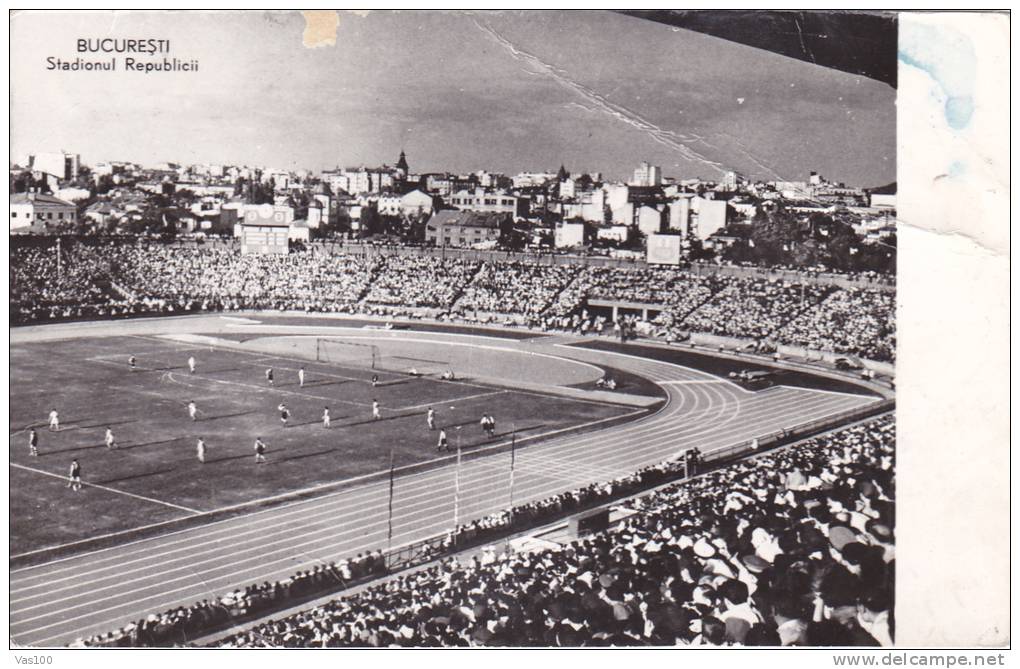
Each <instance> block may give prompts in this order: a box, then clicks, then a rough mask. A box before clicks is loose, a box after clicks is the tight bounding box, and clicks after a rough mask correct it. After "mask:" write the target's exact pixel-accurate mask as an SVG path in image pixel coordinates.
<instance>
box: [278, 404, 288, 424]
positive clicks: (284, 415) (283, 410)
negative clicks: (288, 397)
mask: <svg viewBox="0 0 1020 669" xmlns="http://www.w3.org/2000/svg"><path fill="white" fill-rule="evenodd" d="M276 408H277V409H279V410H280V422H281V423H283V426H284V427H287V421H288V420H289V419H290V409H288V408H287V405H286V404H284V403H283V402H280V406H278V407H276Z"/></svg>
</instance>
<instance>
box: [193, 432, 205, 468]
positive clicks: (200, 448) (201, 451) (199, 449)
mask: <svg viewBox="0 0 1020 669" xmlns="http://www.w3.org/2000/svg"><path fill="white" fill-rule="evenodd" d="M195 451H196V454H197V455H198V461H199V462H201V463H202V464H203V465H204V464H205V439H203V438H202V437H199V438H198V443H196V444H195Z"/></svg>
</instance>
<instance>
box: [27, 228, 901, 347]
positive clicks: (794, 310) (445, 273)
mask: <svg viewBox="0 0 1020 669" xmlns="http://www.w3.org/2000/svg"><path fill="white" fill-rule="evenodd" d="M61 257H62V262H61V271H60V272H58V271H57V263H56V253H55V252H54V250H53V249H52V248H51V249H41V248H33V247H21V248H12V251H11V269H10V276H11V302H10V304H11V319H12V322H15V323H20V322H34V321H46V320H54V319H67V318H90V317H105V316H120V315H131V314H151V313H155V314H166V313H187V312H192V311H224V310H242V309H272V310H297V311H306V312H332V313H367V314H374V315H380V316H387V317H421V316H422V315H423V314H424V313H431V315H432V316H433V317H441V318H443V319H450V320H461V321H467V322H477V321H481V322H486V323H501V324H505V325H521V324H524V325H527V326H530V327H536V328H542V329H544V330H565V331H572V332H576V333H579V334H589V333H603V332H607V333H611V334H616V327H615V326H616V325H617V324H616V323H614V322H612V321H611V320H610V318H611V317H610V315H609V314H608V312H607V310H606V309H602V308H596V307H594V306H592V305H591V304H590V302H591V301H594V300H605V301H609V302H619V303H623V304H627V303H629V304H631V305H636V307H634V308H640V309H644V308H647V309H648V310H649V311H650V312H652V313H651V314H650V315H649V317H648V318H647V319H645V318H640V317H636V316H634V314H633V312H632V311H631V312H629V313H628V315H627V317H628V318H630V320H631V321H634V322H633V323H631V328H632V329H633V330H634V331H636V332H638V333H640V334H644V335H647V336H653V337H661V338H664V339H666V340H668V341H678V340H684V339H686V338H687V337H688V336H689V335H690V334H691V333H705V334H711V335H722V336H727V337H734V338H740V339H750V340H754V344H755V345H756V346H758V347H759V349H760V350H774V347H775V345H777V344H789V345H795V346H802V347H805V348H807V349H811V350H821V351H828V352H831V353H837V354H847V355H855V356H860V357H862V358H867V359H872V360H880V361H893V360H894V359H895V346H896V340H895V304H894V301H895V297H894V294H893V293H890V292H885V291H880V290H872V289H862V288H839V287H836V286H833V285H825V284H817V283H813V282H809V281H805V282H802V283H791V282H790V281H787V280H783V279H775V278H770V277H765V276H762V277H756V278H746V277H735V276H728V275H719V274H711V273H709V272H707V271H704V272H697V273H692V272H691V271H689V270H686V269H678V268H663V267H650V268H631V267H609V266H580V265H570V264H564V265H548V264H529V263H525V262H520V261H498V262H497V261H492V262H478V261H473V260H462V259H455V258H442V257H434V256H427V255H400V254H394V255H389V256H380V255H374V256H371V257H367V256H363V255H356V254H335V255H334V254H328V253H324V252H321V251H320V252H312V251H296V252H292V253H290V254H287V255H257V254H252V255H241V254H238V253H237V252H236V251H235V250H232V249H230V248H201V247H195V246H178V245H165V244H138V243H115V244H100V245H85V244H77V245H73V246H69V247H68V248H65V249H64V251H63V253H62V256H61ZM621 313H626V309H624V312H621ZM762 346H766V347H769V348H761V347H762Z"/></svg>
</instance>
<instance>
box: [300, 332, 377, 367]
mask: <svg viewBox="0 0 1020 669" xmlns="http://www.w3.org/2000/svg"><path fill="white" fill-rule="evenodd" d="M315 361H316V362H325V363H330V364H334V365H353V366H356V367H368V368H370V369H376V367H377V366H378V364H379V347H378V346H376V345H374V344H359V343H355V342H349V341H344V340H342V339H333V338H331V337H316V339H315Z"/></svg>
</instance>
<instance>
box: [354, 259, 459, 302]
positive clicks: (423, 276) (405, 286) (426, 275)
mask: <svg viewBox="0 0 1020 669" xmlns="http://www.w3.org/2000/svg"><path fill="white" fill-rule="evenodd" d="M477 271H478V263H477V262H474V261H469V260H459V259H452V258H435V257H432V256H425V255H393V256H389V257H387V258H386V259H385V261H384V265H383V266H382V268H381V269H380V271H379V272H378V274H376V276H375V278H374V280H373V281H372V285H371V287H370V288H369V290H368V295H367V296H366V298H365V300H366V301H367V302H369V303H374V304H384V305H394V306H401V307H441V308H445V307H449V306H450V305H452V304H453V302H454V301H455V300H456V299H457V297H458V296H459V295H460V293H461V291H462V290H464V286H465V285H467V283H468V281H470V280H471V277H473V276H474V275H475V272H477Z"/></svg>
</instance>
